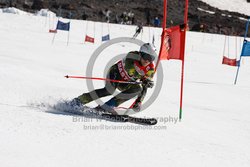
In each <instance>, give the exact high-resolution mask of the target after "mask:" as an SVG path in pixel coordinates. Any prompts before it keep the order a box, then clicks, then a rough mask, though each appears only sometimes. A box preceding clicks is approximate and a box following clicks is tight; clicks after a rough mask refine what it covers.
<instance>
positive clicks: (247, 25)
mask: <svg viewBox="0 0 250 167" xmlns="http://www.w3.org/2000/svg"><path fill="white" fill-rule="evenodd" d="M249 22H250V18H249V19H248V21H247V24H246V32H245V36H244V42H243V46H242V50H241V54H240V60H239V64H238V69H237V73H236V77H235V80H234V85H236V83H237V79H238V74H239V70H240V64H241V57H242V55H243V52H244V48H245V45H244V44H245V40H246V38H247V33H248V27H249Z"/></svg>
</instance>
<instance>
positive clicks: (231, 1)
mask: <svg viewBox="0 0 250 167" xmlns="http://www.w3.org/2000/svg"><path fill="white" fill-rule="evenodd" d="M201 1H203V2H206V3H207V4H209V5H211V6H213V7H217V8H219V9H222V10H228V11H231V12H238V13H241V14H245V15H248V16H250V3H249V2H247V0H220V1H217V0H201Z"/></svg>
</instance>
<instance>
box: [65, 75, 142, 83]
mask: <svg viewBox="0 0 250 167" xmlns="http://www.w3.org/2000/svg"><path fill="white" fill-rule="evenodd" d="M64 77H65V78H76V79H92V80H102V81H109V82H118V83H128V84H141V82H130V81H122V80H116V79H109V78H98V77H84V76H69V75H66V76H64Z"/></svg>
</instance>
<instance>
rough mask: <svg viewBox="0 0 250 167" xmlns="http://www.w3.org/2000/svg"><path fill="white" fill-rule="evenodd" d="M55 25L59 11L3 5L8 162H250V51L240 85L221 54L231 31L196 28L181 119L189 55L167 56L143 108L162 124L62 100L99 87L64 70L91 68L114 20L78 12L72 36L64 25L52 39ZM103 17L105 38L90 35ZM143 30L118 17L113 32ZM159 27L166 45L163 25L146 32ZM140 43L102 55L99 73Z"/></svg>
mask: <svg viewBox="0 0 250 167" xmlns="http://www.w3.org/2000/svg"><path fill="white" fill-rule="evenodd" d="M49 23H50V24H49ZM87 25H88V28H86V27H87ZM49 26H50V27H52V19H50V22H49V21H48V18H47V19H46V17H40V16H32V15H16V14H6V13H1V14H0V37H1V38H0V46H1V47H0V92H1V93H0V166H4V167H14V166H18V167H27V166H32V167H44V166H46V167H50V166H51V167H52V166H53V167H54V166H60V167H69V166H70V167H79V166H84V167H99V166H103V167H104V166H109V167H113V166H124V167H125V166H143V167H152V166H158V167H161V166H162V167H165V166H171V167H183V166H192V167H201V166H202V167H203V166H220V167H235V166H240V167H248V166H249V165H250V158H249V153H250V150H249V149H250V148H249V138H250V121H249V117H250V112H249V100H250V59H249V58H243V60H242V66H241V68H240V73H239V78H238V82H237V85H234V84H233V82H234V78H235V75H236V70H237V69H236V67H231V66H226V65H222V64H221V62H222V56H223V47H224V39H225V36H221V35H214V34H203V33H192V32H187V41H186V54H185V55H186V59H185V73H184V97H183V119H182V121H181V122H179V121H177V122H176V120H177V119H178V114H179V113H178V112H179V100H180V78H181V74H180V73H181V62H180V61H176V60H175V61H174V60H170V61H163V62H162V63H161V65H162V69H163V74H164V75H163V85H162V87H161V91H160V93H159V95H158V96H157V98H156V100H155V101H154V102H153V103H152V104H151V105H150V107H148V108H146V109H145V110H144V111H143V112H141V113H138V114H136V115H135V116H138V117H139V116H140V117H144V116H146V117H155V118H158V122H159V123H158V124H157V125H156V126H151V127H147V126H139V125H135V124H130V123H116V122H110V121H105V120H98V119H94V118H93V119H90V118H89V119H87V118H86V117H77V118H78V120H76V116H74V115H72V114H70V113H65V112H60V111H57V110H53V106H56V105H57V104H58V103H62V102H63V101H65V100H70V99H72V98H74V97H77V96H79V95H80V94H82V93H83V92H87V91H89V90H88V88H87V85H86V80H80V79H66V78H64V77H63V76H65V75H67V74H68V75H81V76H84V75H86V73H85V72H86V70H87V69H86V68H87V64H88V61H89V59H90V58H91V55H92V54H93V52H94V51H95V49H97V48H98V47H99V46H100V45H101V44H102V43H101V36H102V34H105V31H107V24H101V23H95V24H94V23H93V22H88V24H87V22H83V21H77V20H72V21H71V30H70V34H69V45H67V37H68V33H67V32H63V31H59V32H58V33H57V34H56V37H55V39H54V43H53V44H52V39H53V36H54V34H50V33H48V29H49ZM94 27H95V38H96V43H95V44H90V43H84V42H83V41H84V36H85V34H89V35H90V36H92V35H93V34H94V33H93V31H94V30H93V29H94ZM105 29H106V30H105ZM134 31H135V27H134V26H124V25H112V24H111V25H110V35H111V38H116V37H131V36H132V35H133V33H134ZM102 32H103V33H102ZM91 33H92V35H91ZM153 34H154V36H155V45H156V47H157V49H158V50H159V45H160V34H161V29H153V28H148V27H144V31H143V35H139V36H138V39H142V40H143V41H144V42H149V41H152V38H153ZM236 39H237V41H238V42H237V44H236ZM241 43H242V38H236V37H231V38H230V43H229V49H226V50H227V51H228V52H225V54H226V55H227V56H228V57H230V58H236V57H239V53H240V50H241ZM226 46H228V45H226ZM236 46H237V50H236ZM138 49H139V46H137V45H135V44H131V43H125V42H124V43H118V44H115V45H112V46H110V47H108V48H107V49H105V50H104V51H103V52H102V53H101V54H100V56H99V57H98V59H97V61H96V62H95V66H94V67H93V77H104V76H105V74H104V71H105V70H106V68H107V66H106V65H107V64H108V63H109V62H110V61H111V60H112V59H113V58H114V57H115V56H116V55H119V54H122V53H126V52H129V51H132V50H138ZM93 82H94V86H95V88H101V87H102V86H104V82H103V81H93ZM156 82H157V81H156ZM154 90H156V88H155V89H153V90H150V91H149V92H148V94H147V97H146V99H145V101H147V100H148V99H150V98H152V97H151V95H152V94H153V91H154ZM109 98H110V97H109ZM107 99H108V98H104V101H105V100H107ZM131 103H132V101H130V102H128V103H126V104H124V105H123V106H128V105H129V104H131ZM95 105H96V104H95V103H91V104H90V106H95ZM85 118H86V119H85Z"/></svg>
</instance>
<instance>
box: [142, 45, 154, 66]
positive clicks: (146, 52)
mask: <svg viewBox="0 0 250 167" xmlns="http://www.w3.org/2000/svg"><path fill="white" fill-rule="evenodd" d="M139 52H140V53H141V56H142V58H143V59H145V60H149V61H150V62H152V61H154V59H155V57H156V56H157V54H156V52H155V49H154V47H153V45H151V44H150V43H145V44H143V45H142V46H141V48H140V51H139Z"/></svg>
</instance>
